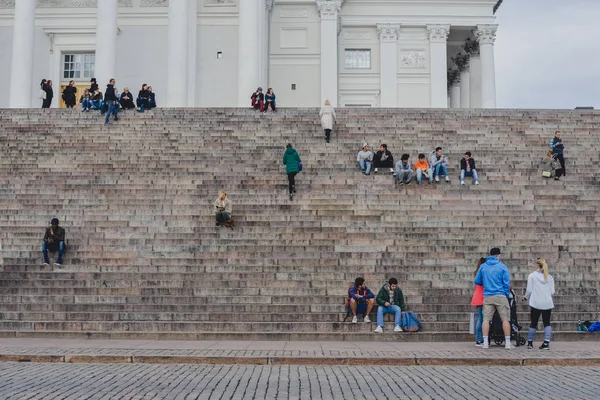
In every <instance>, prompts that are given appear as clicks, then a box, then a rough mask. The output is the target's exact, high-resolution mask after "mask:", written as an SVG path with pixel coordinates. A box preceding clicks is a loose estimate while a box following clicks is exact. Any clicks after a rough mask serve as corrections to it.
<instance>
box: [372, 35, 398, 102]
mask: <svg viewBox="0 0 600 400" xmlns="http://www.w3.org/2000/svg"><path fill="white" fill-rule="evenodd" d="M377 32H378V33H379V49H380V51H379V53H380V55H379V57H380V62H379V79H380V90H381V99H380V101H381V107H398V32H400V25H398V24H377Z"/></svg>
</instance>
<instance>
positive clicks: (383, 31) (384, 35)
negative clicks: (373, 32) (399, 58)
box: [377, 24, 400, 42]
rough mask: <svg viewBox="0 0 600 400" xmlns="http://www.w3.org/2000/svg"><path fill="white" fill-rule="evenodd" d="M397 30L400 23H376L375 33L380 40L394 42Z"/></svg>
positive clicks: (396, 38)
mask: <svg viewBox="0 0 600 400" xmlns="http://www.w3.org/2000/svg"><path fill="white" fill-rule="evenodd" d="M399 32H400V24H377V33H378V34H379V41H381V42H396V41H397V40H398V33H399Z"/></svg>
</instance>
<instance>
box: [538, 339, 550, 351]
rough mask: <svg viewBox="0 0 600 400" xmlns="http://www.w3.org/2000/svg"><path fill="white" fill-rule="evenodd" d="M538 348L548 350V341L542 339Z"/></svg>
mask: <svg viewBox="0 0 600 400" xmlns="http://www.w3.org/2000/svg"><path fill="white" fill-rule="evenodd" d="M540 350H550V342H546V341H545V340H544V343H542V345H541V346H540Z"/></svg>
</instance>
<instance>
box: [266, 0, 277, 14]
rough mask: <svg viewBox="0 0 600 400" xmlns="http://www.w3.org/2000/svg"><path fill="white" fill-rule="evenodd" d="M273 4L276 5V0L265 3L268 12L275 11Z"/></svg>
mask: <svg viewBox="0 0 600 400" xmlns="http://www.w3.org/2000/svg"><path fill="white" fill-rule="evenodd" d="M273 3H275V0H267V1H265V8H266V9H267V12H271V10H273Z"/></svg>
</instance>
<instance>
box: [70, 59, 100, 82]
mask: <svg viewBox="0 0 600 400" xmlns="http://www.w3.org/2000/svg"><path fill="white" fill-rule="evenodd" d="M95 69H96V55H95V54H93V53H92V54H65V55H64V68H63V79H90V78H93V77H94V72H95Z"/></svg>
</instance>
